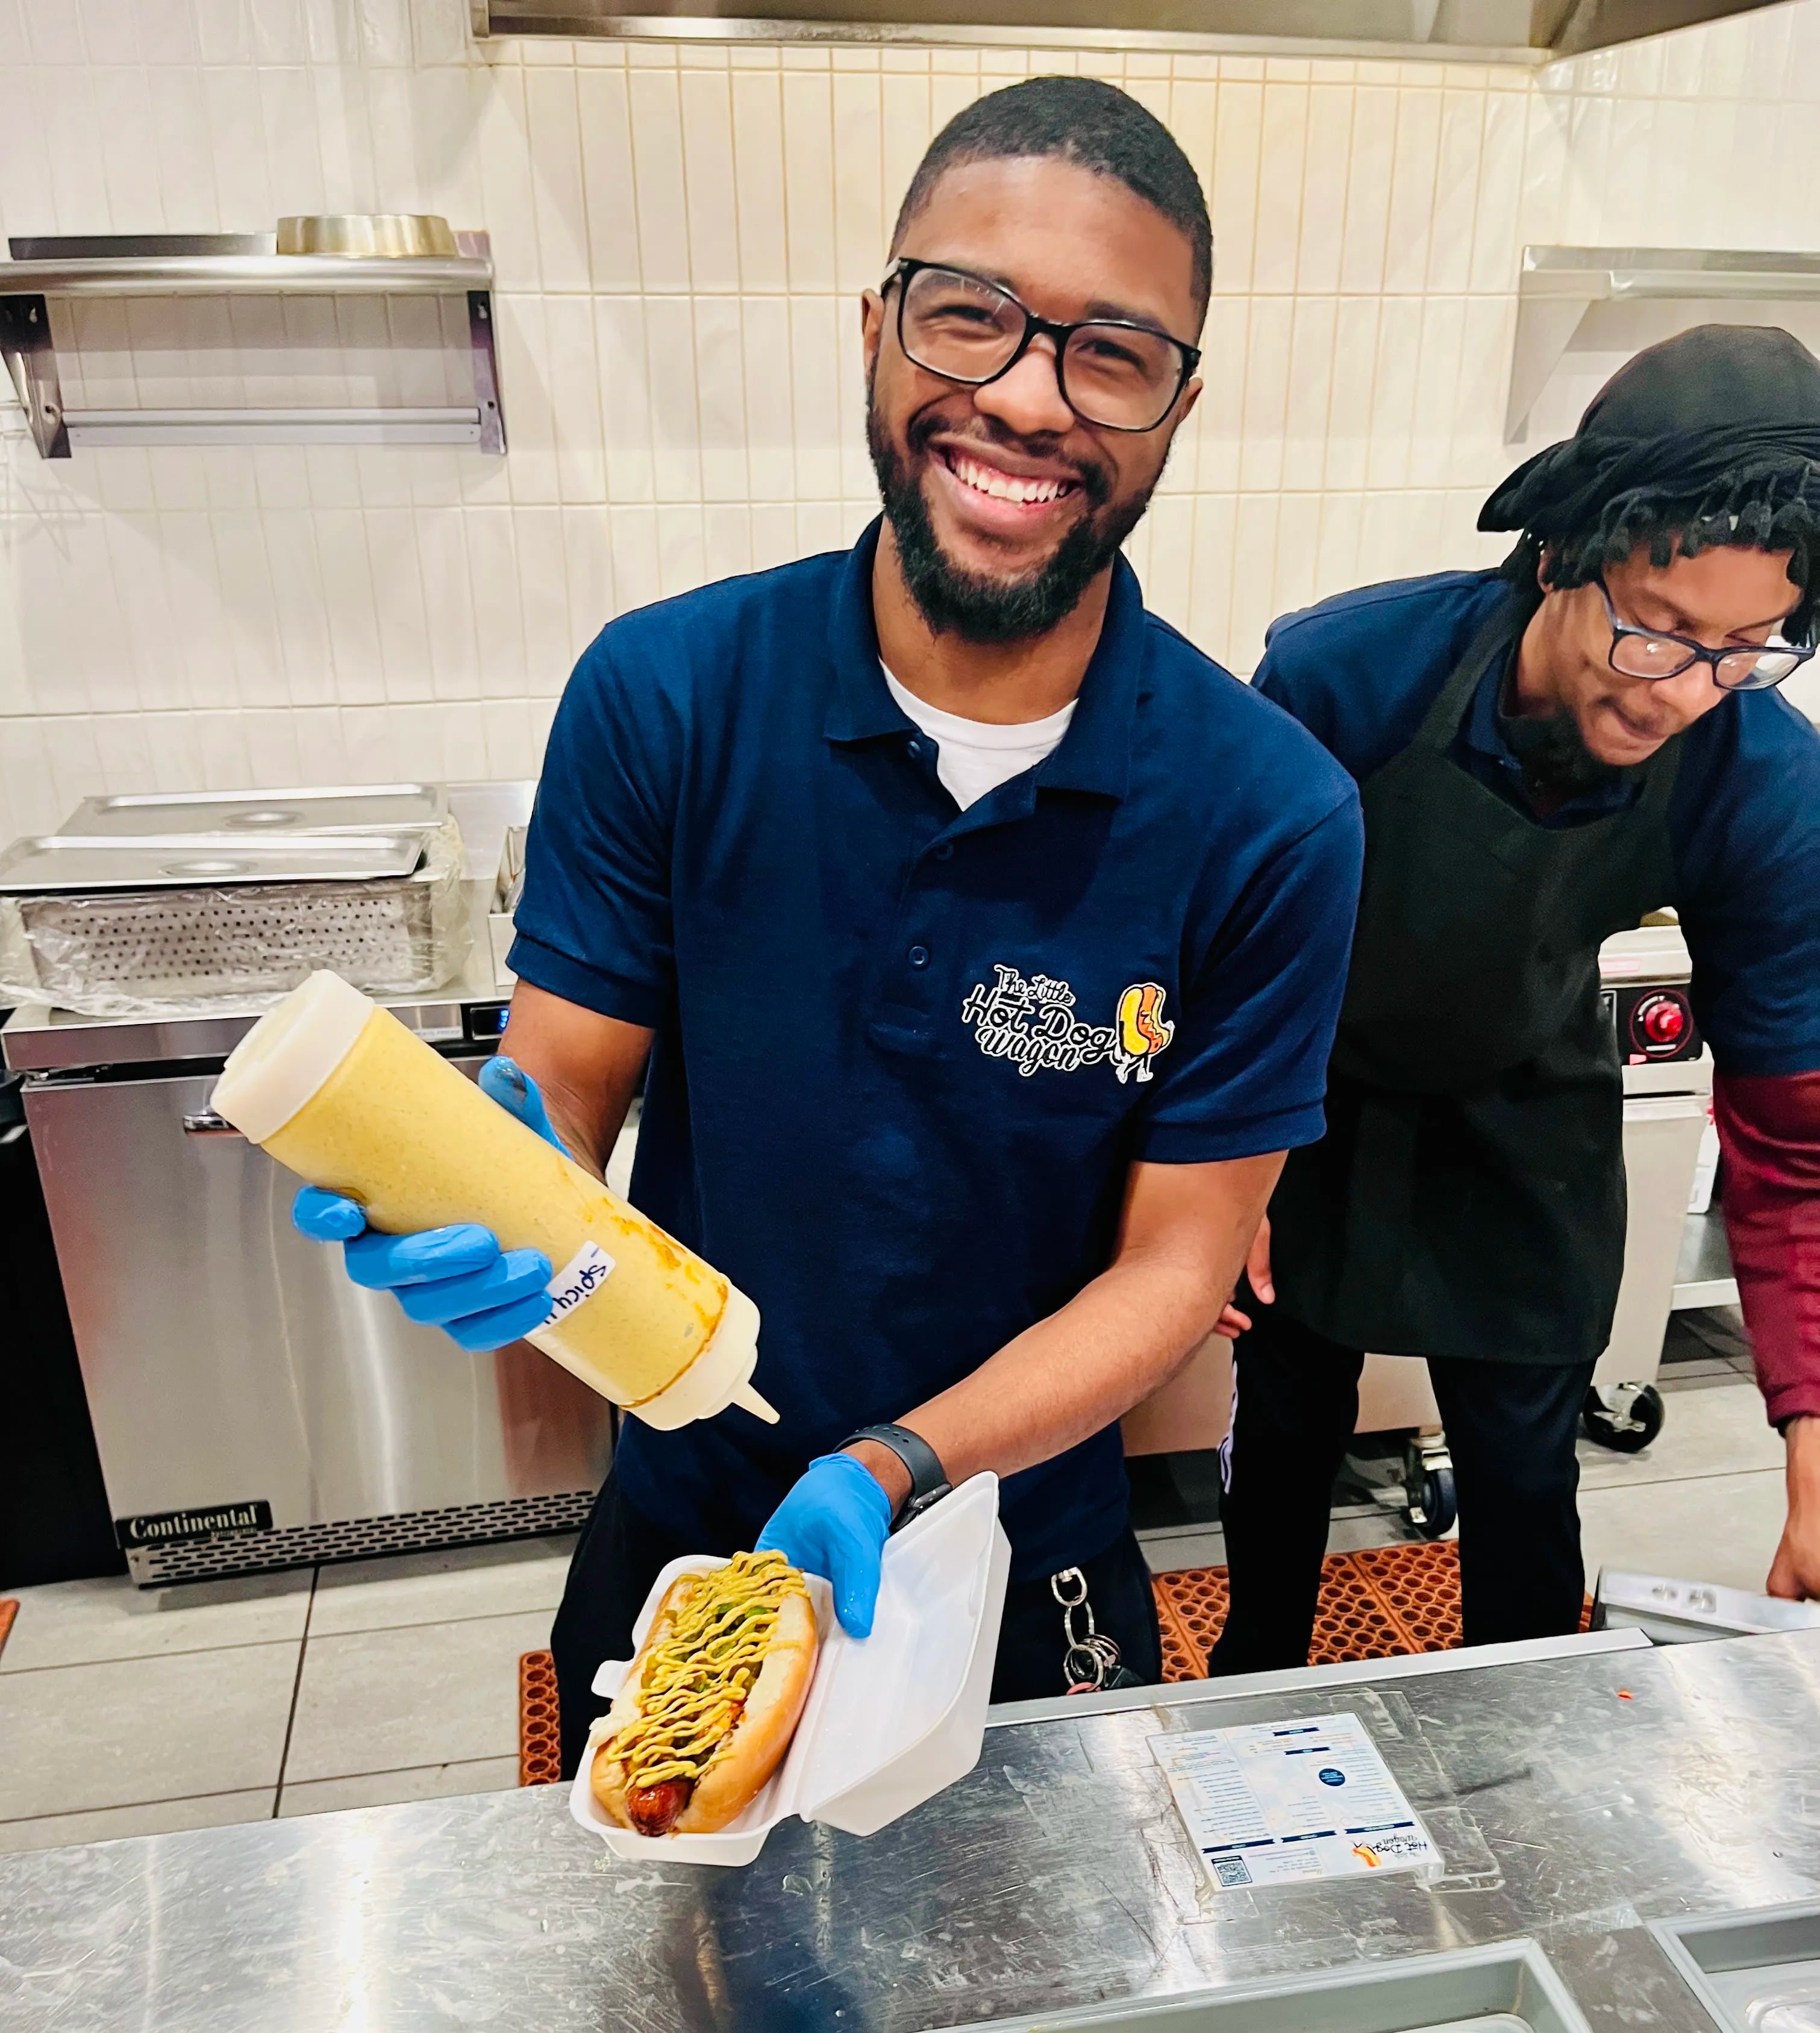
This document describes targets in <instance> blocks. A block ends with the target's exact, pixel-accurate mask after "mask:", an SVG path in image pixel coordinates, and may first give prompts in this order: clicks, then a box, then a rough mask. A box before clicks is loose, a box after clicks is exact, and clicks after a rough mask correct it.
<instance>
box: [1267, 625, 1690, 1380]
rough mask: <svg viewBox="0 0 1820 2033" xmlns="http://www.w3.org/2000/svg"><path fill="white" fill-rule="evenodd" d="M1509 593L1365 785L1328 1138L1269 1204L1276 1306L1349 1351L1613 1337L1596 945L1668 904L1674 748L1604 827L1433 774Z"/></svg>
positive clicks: (1613, 1191)
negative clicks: (1361, 863) (1541, 816)
mask: <svg viewBox="0 0 1820 2033" xmlns="http://www.w3.org/2000/svg"><path fill="white" fill-rule="evenodd" d="M1532 611H1533V608H1532V606H1531V605H1530V604H1529V603H1526V602H1525V601H1522V600H1521V599H1520V598H1519V597H1517V596H1516V595H1515V594H1513V595H1512V596H1511V599H1510V601H1508V602H1507V604H1506V605H1504V607H1502V608H1500V610H1499V611H1498V612H1496V614H1494V615H1493V616H1492V618H1491V619H1490V620H1489V621H1488V622H1487V623H1485V627H1483V628H1482V629H1481V631H1479V633H1478V635H1477V636H1476V637H1475V638H1474V641H1473V642H1472V644H1471V646H1470V648H1469V649H1468V650H1467V651H1466V655H1465V657H1463V658H1462V660H1461V661H1460V663H1459V666H1458V667H1457V668H1456V669H1455V672H1454V673H1453V675H1452V676H1451V677H1450V678H1449V680H1447V683H1446V685H1445V686H1444V687H1443V688H1442V691H1441V694H1440V697H1439V698H1437V699H1436V701H1435V702H1434V705H1433V706H1432V707H1431V708H1430V709H1429V713H1428V717H1427V718H1426V719H1425V721H1423V722H1422V725H1421V731H1420V732H1418V733H1417V736H1416V738H1415V739H1414V741H1413V742H1412V743H1410V746H1409V747H1407V748H1406V749H1405V750H1403V751H1402V753H1401V754H1399V755H1396V756H1394V757H1392V758H1391V760H1390V761H1389V762H1387V763H1386V764H1385V765H1384V767H1383V768H1382V769H1380V770H1379V771H1378V772H1377V773H1376V775H1375V776H1373V777H1370V778H1369V779H1368V780H1367V781H1366V783H1365V785H1364V787H1363V789H1362V791H1361V800H1362V803H1363V804H1364V807H1365V885H1364V889H1363V893H1362V894H1361V899H1360V904H1359V919H1358V933H1357V934H1356V936H1355V938H1354V945H1353V958H1352V971H1351V973H1350V976H1349V977H1348V979H1347V983H1346V1000H1345V1003H1344V1005H1343V1009H1342V1010H1341V1013H1340V1021H1339V1035H1338V1037H1337V1039H1336V1040H1335V1046H1334V1054H1333V1058H1332V1061H1331V1065H1330V1068H1329V1073H1328V1101H1327V1115H1328V1129H1327V1135H1326V1136H1325V1138H1324V1140H1322V1141H1321V1142H1320V1143H1319V1144H1313V1145H1310V1146H1308V1147H1307V1148H1304V1149H1302V1150H1299V1151H1291V1152H1290V1155H1289V1159H1288V1162H1287V1163H1286V1166H1284V1169H1283V1178H1282V1180H1281V1181H1280V1183H1279V1185H1278V1188H1277V1190H1276V1193H1275V1196H1274V1197H1273V1199H1272V1200H1271V1207H1270V1214H1271V1271H1272V1275H1273V1276H1274V1279H1275V1285H1276V1292H1277V1301H1276V1302H1277V1304H1278V1305H1279V1306H1281V1307H1282V1308H1283V1309H1284V1311H1285V1312H1287V1313H1289V1314H1290V1316H1292V1317H1294V1319H1296V1320H1300V1321H1301V1323H1302V1324H1304V1325H1305V1326H1307V1327H1313V1329H1315V1331H1316V1332H1317V1333H1320V1334H1323V1335H1327V1336H1328V1338H1330V1339H1331V1340H1334V1341H1336V1342H1341V1343H1343V1345H1345V1346H1347V1347H1350V1348H1362V1349H1373V1350H1378V1351H1379V1352H1380V1353H1384V1354H1388V1355H1440V1356H1473V1357H1483V1358H1485V1359H1486V1360H1489V1361H1505V1362H1523V1363H1537V1364H1547V1365H1567V1364H1570V1363H1579V1362H1587V1361H1592V1360H1593V1359H1594V1358H1595V1357H1597V1355H1598V1353H1600V1351H1601V1350H1602V1349H1603V1348H1604V1347H1605V1343H1606V1342H1607V1341H1608V1339H1609V1338H1610V1335H1611V1327H1612V1313H1613V1311H1614V1310H1615V1309H1616V1305H1617V1298H1618V1285H1619V1281H1620V1277H1621V1275H1622V1273H1623V1256H1624V1161H1623V1112H1622V1111H1623V1084H1622V1076H1621V1074H1620V1070H1619V1064H1618V1050H1617V1041H1616V1036H1615V1035H1614V1033H1613V1030H1612V1024H1611V1023H1610V1021H1609V1020H1608V1018H1607V1017H1605V1016H1604V1015H1603V1014H1602V1012H1601V1004H1600V994H1599V945H1600V942H1601V940H1603V939H1605V938H1608V936H1609V935H1610V934H1612V933H1613V932H1618V931H1626V930H1630V929H1631V928H1632V927H1635V925H1636V924H1637V923H1638V920H1639V919H1641V918H1642V915H1644V913H1645V912H1647V911H1650V910H1653V909H1655V908H1657V907H1658V906H1660V905H1661V904H1665V903H1667V902H1669V901H1672V897H1673V893H1674V867H1673V862H1672V856H1671V853H1670V850H1669V844H1668V831H1667V827H1666V824H1665V819H1666V814H1667V811H1668V798H1669V794H1670V792H1672V789H1673V788H1674V781H1675V772H1676V767H1677V766H1678V764H1679V762H1680V743H1679V740H1678V739H1676V740H1674V741H1670V742H1668V743H1666V744H1665V746H1664V747H1662V748H1661V749H1660V750H1659V751H1657V753H1656V754H1654V755H1653V756H1652V757H1651V758H1650V760H1649V761H1648V762H1646V763H1645V764H1643V765H1642V767H1641V769H1639V770H1638V771H1637V772H1636V773H1635V775H1636V776H1638V777H1641V779H1642V788H1641V791H1640V792H1639V794H1638V796H1636V797H1635V799H1633V801H1632V802H1631V803H1630V804H1629V805H1628V806H1627V807H1625V808H1624V809H1623V810H1621V811H1616V812H1612V813H1611V814H1608V815H1606V816H1605V817H1601V818H1594V819H1590V820H1588V821H1587V822H1585V823H1584V824H1582V825H1579V826H1572V827H1567V828H1563V829H1551V828H1549V827H1546V826H1541V825H1538V824H1537V822H1535V820H1534V818H1530V816H1528V815H1527V814H1525V813H1524V812H1522V811H1518V810H1517V809H1515V807H1513V806H1511V805H1509V804H1507V803H1505V802H1504V799H1502V798H1500V796H1498V795H1497V793H1496V792H1494V791H1492V789H1490V788H1489V787H1488V786H1486V785H1485V784H1481V783H1480V782H1479V781H1478V780H1477V778H1476V777H1473V776H1471V775H1470V773H1468V772H1467V771H1466V769H1462V767H1461V766H1459V764H1458V763H1456V762H1454V761H1453V760H1451V756H1450V754H1449V751H1450V750H1451V747H1452V746H1453V743H1454V741H1455V737H1456V736H1457V735H1458V734H1459V729H1460V728H1461V726H1462V723H1463V722H1464V721H1465V719H1466V715H1467V714H1468V713H1470V710H1471V708H1472V702H1473V698H1474V693H1475V691H1477V687H1478V684H1479V681H1480V680H1481V677H1482V676H1484V674H1485V672H1486V670H1487V669H1488V668H1490V667H1492V665H1500V666H1501V665H1502V663H1503V661H1504V658H1505V657H1507V654H1508V653H1509V651H1510V649H1511V645H1512V643H1513V642H1515V639H1516V638H1517V637H1518V636H1519V635H1520V634H1521V632H1522V627H1523V624H1524V623H1525V621H1526V619H1527V617H1528V616H1529V614H1530V612H1532Z"/></svg>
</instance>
